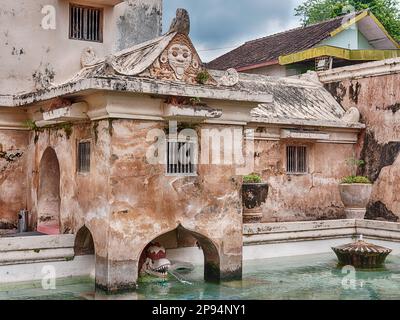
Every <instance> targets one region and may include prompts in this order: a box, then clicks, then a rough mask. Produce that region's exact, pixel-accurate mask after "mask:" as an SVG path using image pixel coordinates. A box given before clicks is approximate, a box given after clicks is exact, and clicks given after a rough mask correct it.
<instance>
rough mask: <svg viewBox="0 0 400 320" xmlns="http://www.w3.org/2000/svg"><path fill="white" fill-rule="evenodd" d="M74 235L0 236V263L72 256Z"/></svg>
mask: <svg viewBox="0 0 400 320" xmlns="http://www.w3.org/2000/svg"><path fill="white" fill-rule="evenodd" d="M74 243H75V235H58V236H31V237H13V238H8V237H7V238H0V265H9V264H25V263H31V262H42V261H60V260H69V259H73V258H74Z"/></svg>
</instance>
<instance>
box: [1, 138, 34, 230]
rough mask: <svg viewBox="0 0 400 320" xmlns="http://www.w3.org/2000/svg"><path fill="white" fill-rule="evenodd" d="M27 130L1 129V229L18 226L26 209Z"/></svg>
mask: <svg viewBox="0 0 400 320" xmlns="http://www.w3.org/2000/svg"><path fill="white" fill-rule="evenodd" d="M28 135H29V133H28V132H27V131H17V130H0V229H3V228H5V229H8V228H14V227H16V224H17V221H18V212H19V211H20V210H21V209H26V195H27V169H26V164H27V148H28V147H27V146H28Z"/></svg>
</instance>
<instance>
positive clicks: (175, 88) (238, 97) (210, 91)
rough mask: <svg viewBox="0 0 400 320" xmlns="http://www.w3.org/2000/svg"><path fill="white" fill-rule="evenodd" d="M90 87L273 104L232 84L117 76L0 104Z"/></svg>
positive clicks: (70, 84) (267, 97) (22, 102)
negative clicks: (221, 85) (188, 82)
mask: <svg viewBox="0 0 400 320" xmlns="http://www.w3.org/2000/svg"><path fill="white" fill-rule="evenodd" d="M88 90H95V91H113V92H128V93H139V94H151V95H159V96H170V95H172V96H185V97H198V98H202V99H214V100H225V101H237V102H250V103H254V104H261V103H271V102H272V101H273V97H272V95H270V94H266V93H263V92H248V91H245V90H238V89H235V88H229V87H211V86H198V85H188V84H181V83H177V82H167V81H160V80H154V79H146V78H134V79H129V80H125V79H115V78H89V79H82V80H78V81H75V82H68V83H65V84H61V85H58V86H55V87H52V88H49V89H46V90H42V91H38V92H31V93H24V94H19V95H15V96H13V97H8V98H7V99H0V106H3V107H19V106H27V105H30V104H34V103H36V102H41V101H46V100H51V99H54V98H57V97H62V96H68V95H73V94H76V93H79V92H84V91H88Z"/></svg>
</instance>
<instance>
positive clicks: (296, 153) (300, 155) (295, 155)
mask: <svg viewBox="0 0 400 320" xmlns="http://www.w3.org/2000/svg"><path fill="white" fill-rule="evenodd" d="M286 172H287V173H290V174H305V173H307V172H308V159H307V147H305V146H287V147H286Z"/></svg>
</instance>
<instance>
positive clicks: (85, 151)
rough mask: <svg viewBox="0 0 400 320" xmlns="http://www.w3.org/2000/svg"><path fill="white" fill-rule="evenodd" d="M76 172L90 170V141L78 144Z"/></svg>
mask: <svg viewBox="0 0 400 320" xmlns="http://www.w3.org/2000/svg"><path fill="white" fill-rule="evenodd" d="M77 162H78V172H79V173H88V172H90V142H88V141H85V142H79V144H78V161H77Z"/></svg>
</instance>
